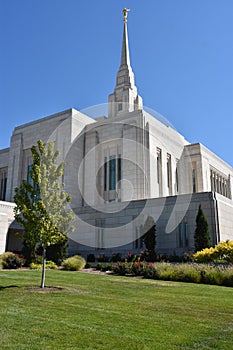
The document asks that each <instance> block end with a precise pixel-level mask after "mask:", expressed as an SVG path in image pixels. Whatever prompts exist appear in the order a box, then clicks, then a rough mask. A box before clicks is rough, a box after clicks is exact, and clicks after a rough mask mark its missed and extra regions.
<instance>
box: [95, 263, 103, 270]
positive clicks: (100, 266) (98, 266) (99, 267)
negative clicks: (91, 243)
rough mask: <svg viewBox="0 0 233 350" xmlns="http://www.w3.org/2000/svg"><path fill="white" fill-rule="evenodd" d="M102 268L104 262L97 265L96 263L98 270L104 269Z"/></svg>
mask: <svg viewBox="0 0 233 350" xmlns="http://www.w3.org/2000/svg"><path fill="white" fill-rule="evenodd" d="M102 268H103V264H102V263H98V264H97V265H96V270H100V271H101V270H102Z"/></svg>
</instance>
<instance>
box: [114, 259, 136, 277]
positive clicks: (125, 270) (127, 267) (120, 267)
mask: <svg viewBox="0 0 233 350" xmlns="http://www.w3.org/2000/svg"><path fill="white" fill-rule="evenodd" d="M113 272H114V273H116V274H117V275H122V276H124V275H128V274H131V273H132V263H127V262H118V263H117V264H116V265H115V266H113Z"/></svg>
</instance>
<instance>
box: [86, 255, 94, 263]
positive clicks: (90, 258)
mask: <svg viewBox="0 0 233 350" xmlns="http://www.w3.org/2000/svg"><path fill="white" fill-rule="evenodd" d="M87 262H90V263H93V262H95V255H94V254H88V256H87Z"/></svg>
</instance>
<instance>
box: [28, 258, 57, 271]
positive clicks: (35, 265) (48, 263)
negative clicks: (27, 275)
mask: <svg viewBox="0 0 233 350" xmlns="http://www.w3.org/2000/svg"><path fill="white" fill-rule="evenodd" d="M45 268H46V269H47V270H56V269H58V266H57V265H56V264H55V262H54V261H52V260H48V261H46V265H45ZM30 269H31V270H41V269H42V264H41V263H37V262H35V263H34V262H32V263H31V264H30Z"/></svg>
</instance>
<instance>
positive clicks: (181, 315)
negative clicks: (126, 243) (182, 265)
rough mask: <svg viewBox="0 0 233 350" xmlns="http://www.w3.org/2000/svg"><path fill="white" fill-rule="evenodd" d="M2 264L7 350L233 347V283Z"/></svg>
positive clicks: (0, 334) (1, 323) (0, 326)
mask: <svg viewBox="0 0 233 350" xmlns="http://www.w3.org/2000/svg"><path fill="white" fill-rule="evenodd" d="M39 282H40V271H30V270H28V271H27V270H26V271H25V270H19V271H0V349H11V350H14V349H30V350H34V349H51V350H54V349H55V350H56V349H64V350H66V349H94V350H96V349H101V350H103V349H121V350H122V349H130V350H136V349H140V350H144V349H145V350H146V349H148V350H152V349H156V350H160V349H161V350H162V349H164V350H169V349H171V350H175V349H221V350H222V349H227V350H229V349H232V344H233V289H232V288H227V287H220V286H210V285H199V284H191V283H178V282H165V281H154V280H145V279H138V278H129V277H118V276H108V275H94V274H87V273H81V272H68V271H47V272H46V285H47V286H55V287H60V288H62V289H60V290H54V291H42V290H35V289H30V287H32V286H39Z"/></svg>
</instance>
